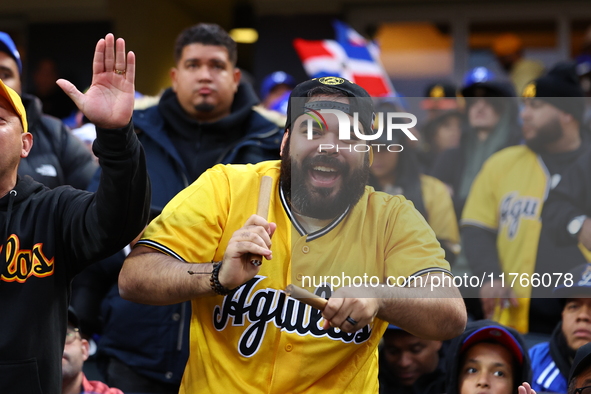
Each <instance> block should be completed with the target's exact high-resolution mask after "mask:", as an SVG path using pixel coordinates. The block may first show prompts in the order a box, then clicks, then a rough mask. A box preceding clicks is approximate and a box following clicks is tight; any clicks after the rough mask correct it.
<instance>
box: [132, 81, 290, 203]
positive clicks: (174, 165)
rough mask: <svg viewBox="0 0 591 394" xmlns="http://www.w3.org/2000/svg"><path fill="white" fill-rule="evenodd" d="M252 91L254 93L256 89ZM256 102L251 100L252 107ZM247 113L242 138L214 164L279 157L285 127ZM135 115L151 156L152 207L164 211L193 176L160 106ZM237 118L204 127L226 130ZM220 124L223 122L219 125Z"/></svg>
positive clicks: (149, 165) (260, 116)
mask: <svg viewBox="0 0 591 394" xmlns="http://www.w3.org/2000/svg"><path fill="white" fill-rule="evenodd" d="M241 89H244V90H246V89H247V88H246V87H245V86H242V85H241V87H240V88H239V90H238V92H237V93H236V94H237V95H239V94H241ZM250 89H252V88H250ZM169 92H170V91H167V92H166V93H165V95H166V94H170V93H169ZM246 93H249V92H246ZM246 93H245V94H246ZM252 94H253V95H254V92H252ZM255 102H256V101H252V102H250V103H249V104H250V106H252V105H253V104H254V103H255ZM242 111H244V109H243V110H242ZM248 112H249V113H248V116H246V117H245V116H242V118H243V121H242V122H241V123H242V125H241V126H240V127H241V128H242V129H244V130H245V133H244V135H243V137H242V138H241V139H239V140H238V141H236V142H234V143H232V144H228V147H227V149H226V150H225V151H224V153H223V154H222V155H221V156H220V157H218V159H217V161H216V163H212V166H213V164H218V163H222V164H229V163H236V164H245V163H258V162H260V161H264V160H276V159H279V147H280V146H281V139H282V138H283V129H282V128H280V127H279V126H278V125H276V124H275V123H272V122H271V121H269V120H267V119H266V118H265V117H263V116H262V115H261V114H260V113H258V112H256V111H255V110H252V109H250V111H248ZM133 116H134V118H133V122H134V125H135V127H136V128H137V129H139V130H140V131H139V134H138V138H139V140H140V142H141V143H142V145H143V146H144V150H145V151H146V157H147V158H148V172H149V174H150V179H151V180H152V185H153V187H152V193H153V194H152V208H153V209H154V210H161V209H162V208H163V207H164V205H166V203H168V201H170V200H171V199H172V197H174V196H175V195H176V194H177V193H178V192H180V191H181V190H183V189H184V188H185V187H187V186H188V185H189V184H190V183H192V182H193V181H194V179H190V176H189V173H188V171H187V168H186V167H185V165H184V163H183V161H182V159H181V157H180V155H179V153H178V151H177V150H176V148H175V147H174V145H173V143H172V141H171V140H170V138H169V137H168V135H167V133H166V122H165V119H164V118H163V116H162V114H161V112H160V110H159V107H158V106H154V107H150V108H148V109H145V110H140V111H135V112H134V115H133ZM236 117H237V116H234V115H233V114H230V115H229V116H228V117H227V118H224V119H222V120H220V121H218V122H215V123H209V124H208V123H203V124H202V127H204V128H207V129H208V130H207V131H208V132H211V133H223V132H224V128H226V127H236V126H235V124H236V121H238V122H239V121H240V119H232V118H236ZM220 123H224V124H222V125H220ZM239 123H240V122H239ZM218 125H220V126H221V127H219V126H218ZM224 126H226V127H224Z"/></svg>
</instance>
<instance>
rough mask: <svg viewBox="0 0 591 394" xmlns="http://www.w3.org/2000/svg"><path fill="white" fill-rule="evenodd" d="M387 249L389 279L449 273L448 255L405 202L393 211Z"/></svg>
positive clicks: (418, 215)
mask: <svg viewBox="0 0 591 394" xmlns="http://www.w3.org/2000/svg"><path fill="white" fill-rule="evenodd" d="M390 220H391V222H392V223H393V225H391V226H389V233H388V234H387V236H388V237H389V239H388V240H387V246H386V259H385V260H386V276H387V277H395V278H399V277H405V278H408V277H410V276H412V275H417V276H422V275H426V274H428V273H445V274H449V273H450V271H449V270H450V267H449V263H448V262H447V261H446V260H445V253H444V251H443V249H442V248H441V246H440V245H439V242H437V239H436V237H435V233H434V232H433V230H432V229H431V227H429V225H428V224H427V222H426V221H425V219H424V218H423V216H421V214H420V213H419V212H418V211H417V210H416V209H415V208H414V207H413V205H412V203H411V202H410V201H408V200H404V201H403V202H402V203H400V204H398V205H397V207H396V209H395V210H393V212H392V214H391V216H390Z"/></svg>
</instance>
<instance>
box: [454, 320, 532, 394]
mask: <svg viewBox="0 0 591 394" xmlns="http://www.w3.org/2000/svg"><path fill="white" fill-rule="evenodd" d="M486 326H497V327H502V328H504V329H505V330H507V331H508V332H510V333H511V335H512V336H513V338H515V339H516V340H517V342H518V343H519V345H520V346H521V349H522V350H523V364H522V365H521V368H519V371H513V375H514V383H515V387H514V394H517V387H519V385H520V384H521V383H522V382H531V363H530V359H529V355H528V353H527V348H526V347H525V343H524V341H523V338H522V336H521V335H520V334H519V333H518V332H517V331H516V330H514V329H512V328H510V327H506V326H502V325H500V324H499V323H497V322H494V321H491V320H477V321H474V322H470V323H468V325H467V326H466V330H464V333H463V334H462V335H460V336H457V337H456V338H454V339H453V340H452V342H451V344H450V346H449V348H448V349H447V357H446V368H447V380H446V391H445V392H446V393H447V394H459V392H460V382H459V376H460V373H461V371H460V368H461V366H462V356H463V353H460V349H461V348H462V344H463V343H464V341H465V340H466V338H468V336H470V335H471V334H472V333H474V332H475V331H476V330H478V329H480V328H483V327H486Z"/></svg>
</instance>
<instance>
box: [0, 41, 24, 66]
mask: <svg viewBox="0 0 591 394" xmlns="http://www.w3.org/2000/svg"><path fill="white" fill-rule="evenodd" d="M0 52H6V53H8V54H9V55H10V56H11V57H12V58H13V59H14V61H15V62H16V64H17V65H18V72H19V73H21V74H22V72H23V63H22V62H21V55H20V53H18V50H17V49H16V45H14V41H12V38H10V36H9V35H8V34H7V33H4V32H3V31H0Z"/></svg>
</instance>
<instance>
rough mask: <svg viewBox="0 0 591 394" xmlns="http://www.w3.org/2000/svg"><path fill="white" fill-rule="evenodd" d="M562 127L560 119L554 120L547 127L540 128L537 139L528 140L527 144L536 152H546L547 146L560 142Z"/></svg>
mask: <svg viewBox="0 0 591 394" xmlns="http://www.w3.org/2000/svg"><path fill="white" fill-rule="evenodd" d="M562 134H563V132H562V127H561V126H560V121H559V120H558V119H556V118H555V119H552V120H550V121H549V122H548V123H546V124H545V125H542V126H540V128H538V130H537V134H536V136H535V137H533V138H531V139H529V140H526V141H525V144H526V145H527V146H528V147H529V148H530V149H531V150H533V151H534V152H537V153H544V152H546V145H548V144H551V143H552V142H555V141H558V140H559V139H560V138H561V137H562Z"/></svg>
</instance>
